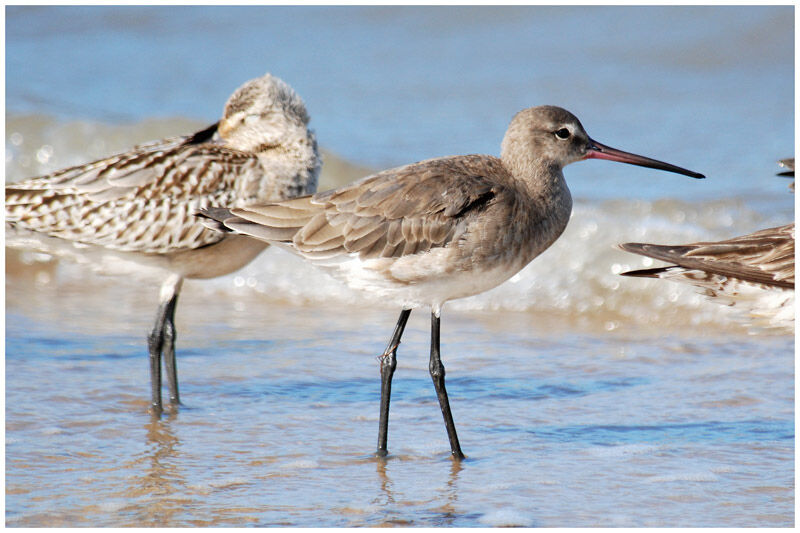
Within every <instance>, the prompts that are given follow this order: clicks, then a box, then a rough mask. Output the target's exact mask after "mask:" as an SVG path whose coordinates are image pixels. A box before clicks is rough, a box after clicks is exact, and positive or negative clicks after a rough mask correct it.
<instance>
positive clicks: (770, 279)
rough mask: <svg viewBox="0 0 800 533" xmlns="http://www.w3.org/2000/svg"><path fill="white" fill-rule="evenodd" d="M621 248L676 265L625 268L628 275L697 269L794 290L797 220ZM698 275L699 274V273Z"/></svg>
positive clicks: (711, 274) (623, 245) (647, 275)
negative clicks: (710, 238) (723, 235)
mask: <svg viewBox="0 0 800 533" xmlns="http://www.w3.org/2000/svg"><path fill="white" fill-rule="evenodd" d="M620 248H622V249H623V250H625V251H626V252H632V253H636V254H640V255H645V256H647V257H652V258H653V259H658V260H661V261H665V262H668V263H673V266H668V267H661V268H653V269H648V270H635V271H632V272H625V273H623V275H625V276H646V277H658V276H659V275H660V274H664V273H666V272H668V271H669V272H671V273H673V274H675V273H677V272H678V270H677V269H676V267H678V268H679V269H682V270H681V271H687V270H694V271H698V272H704V273H706V274H708V275H709V276H713V275H716V276H724V277H725V278H735V279H737V280H739V281H745V282H748V283H753V284H758V285H763V286H765V287H775V288H779V289H792V290H794V224H787V225H785V226H779V227H777V228H768V229H763V230H761V231H757V232H755V233H750V234H748V235H742V236H740V237H734V238H732V239H728V240H724V241H718V242H697V243H693V244H684V245H677V246H667V245H660V244H645V243H635V242H630V243H625V244H621V245H620ZM695 279H696V275H695Z"/></svg>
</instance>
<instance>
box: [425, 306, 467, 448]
mask: <svg viewBox="0 0 800 533" xmlns="http://www.w3.org/2000/svg"><path fill="white" fill-rule="evenodd" d="M428 369H429V370H430V373H431V379H433V387H434V388H435V389H436V396H437V397H438V398H439V407H441V409H442V416H443V417H444V425H445V427H446V428H447V438H448V439H450V453H451V455H452V457H453V458H454V459H457V460H459V461H460V460H461V459H464V454H463V453H462V452H461V446H460V445H459V444H458V435H457V434H456V425H455V423H453V414H452V413H451V412H450V402H449V401H448V399H447V390H446V389H445V388H444V365H443V364H442V359H441V357H440V355H439V315H438V314H437V313H436V311H431V361H430V365H429V366H428Z"/></svg>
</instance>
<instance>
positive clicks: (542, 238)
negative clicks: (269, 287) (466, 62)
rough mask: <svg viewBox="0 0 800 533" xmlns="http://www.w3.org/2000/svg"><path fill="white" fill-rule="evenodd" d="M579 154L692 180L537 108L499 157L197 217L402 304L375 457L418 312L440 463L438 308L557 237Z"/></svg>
mask: <svg viewBox="0 0 800 533" xmlns="http://www.w3.org/2000/svg"><path fill="white" fill-rule="evenodd" d="M589 158H598V159H609V160H611V161H620V162H623V163H631V164H634V165H640V166H645V167H651V168H657V169H662V170H668V171H670V172H677V173H680V174H686V175H688V176H691V177H694V178H702V177H703V176H702V175H701V174H697V173H695V172H691V171H689V170H685V169H682V168H679V167H676V166H673V165H670V164H667V163H662V162H660V161H656V160H653V159H649V158H646V157H642V156H638V155H634V154H630V153H627V152H622V151H620V150H616V149H614V148H610V147H608V146H604V145H602V144H600V143H598V142H595V141H593V140H592V139H590V138H589V136H588V135H587V134H586V131H585V130H584V129H583V126H581V123H580V122H579V121H578V119H577V118H576V117H575V116H574V115H572V114H571V113H569V112H568V111H566V110H564V109H561V108H558V107H552V106H542V107H533V108H530V109H525V110H523V111H520V112H519V113H517V115H516V116H515V117H514V119H513V120H512V121H511V125H510V126H509V128H508V131H507V132H506V135H505V138H504V139H503V144H502V151H501V156H500V158H499V159H498V158H497V157H492V156H488V155H465V156H453V157H444V158H440V159H430V160H428V161H422V162H420V163H415V164H412V165H408V166H404V167H400V168H395V169H392V170H385V171H383V172H380V173H378V174H375V175H372V176H368V177H366V178H364V179H362V180H360V181H358V182H356V183H353V184H351V185H348V186H346V187H342V188H340V189H336V190H332V191H327V192H323V193H318V194H316V195H313V196H304V197H301V198H296V199H294V200H288V201H283V202H276V203H270V204H265V205H251V206H248V207H243V208H236V207H235V208H231V209H206V210H203V211H202V212H201V215H202V216H204V217H206V218H208V219H209V220H208V222H207V224H208V225H209V226H210V227H214V228H216V229H220V230H226V231H232V232H235V233H238V234H242V235H249V236H251V237H255V238H256V239H259V240H261V241H264V242H269V243H275V244H278V245H281V246H283V247H286V248H288V249H289V250H290V251H292V252H294V253H297V254H299V255H301V256H303V257H304V258H306V259H308V260H310V261H312V262H314V263H316V264H318V265H320V266H322V267H324V268H326V269H327V270H328V272H330V273H331V274H332V275H333V276H334V277H336V278H339V279H340V280H343V281H344V282H345V283H347V284H348V285H349V286H351V287H353V288H356V289H361V290H365V291H369V292H372V293H375V294H377V295H379V296H381V297H383V298H390V299H392V300H394V301H396V302H397V303H398V305H400V306H402V309H403V310H402V312H401V313H400V318H399V320H398V321H397V326H396V327H395V330H394V333H393V334H392V337H391V340H390V341H389V344H388V346H387V347H386V350H384V352H383V355H382V356H381V405H380V423H379V424H380V425H379V432H378V452H377V453H378V455H379V456H385V455H386V453H387V449H386V442H387V434H388V420H389V398H390V393H391V382H392V375H393V373H394V369H395V367H396V365H397V361H396V352H397V347H398V345H399V344H400V337H401V336H402V334H403V330H404V328H405V326H406V321H407V320H408V317H409V314H410V313H411V310H412V309H413V308H415V307H418V306H425V305H429V306H430V307H431V352H430V365H429V371H430V375H431V378H432V379H433V384H434V388H435V389H436V394H437V397H438V399H439V406H440V407H441V410H442V416H443V417H444V422H445V426H446V428H447V435H448V438H449V440H450V449H451V452H452V456H453V457H454V458H455V459H461V458H463V457H464V455H463V453H462V452H461V447H460V445H459V442H458V436H457V435H456V429H455V424H454V423H453V417H452V414H451V412H450V405H449V402H448V399H447V391H446V389H445V383H444V376H445V369H444V365H442V361H441V358H440V354H439V321H440V316H441V311H442V306H443V304H444V303H445V302H447V301H448V300H452V299H455V298H463V297H465V296H472V295H474V294H478V293H481V292H483V291H486V290H489V289H491V288H493V287H496V286H497V285H499V284H501V283H502V282H504V281H505V280H507V279H508V278H510V277H511V276H513V275H514V274H515V273H517V272H519V271H520V270H521V269H522V268H523V267H524V266H525V265H527V264H528V263H529V262H530V261H531V260H533V259H534V258H535V257H536V256H537V255H539V254H540V253H542V252H543V251H544V250H545V249H546V248H547V247H548V246H550V245H551V244H552V243H553V242H554V241H555V240H556V239H557V238H558V236H559V235H561V232H563V231H564V228H565V227H566V225H567V222H568V221H569V217H570V214H571V212H572V198H571V196H570V193H569V189H568V188H567V184H566V182H565V181H564V174H563V173H562V168H563V167H564V166H565V165H567V164H569V163H573V162H575V161H580V160H582V159H589Z"/></svg>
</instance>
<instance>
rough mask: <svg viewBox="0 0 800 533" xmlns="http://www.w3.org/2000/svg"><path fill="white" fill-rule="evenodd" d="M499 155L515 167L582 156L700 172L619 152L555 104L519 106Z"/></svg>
mask: <svg viewBox="0 0 800 533" xmlns="http://www.w3.org/2000/svg"><path fill="white" fill-rule="evenodd" d="M501 157H502V159H503V161H504V162H506V163H508V164H510V165H511V166H513V167H515V168H520V165H522V166H530V165H536V166H546V167H549V168H557V169H561V168H563V167H564V166H566V165H568V164H570V163H574V162H575V161H580V160H582V159H590V158H596V159H608V160H610V161H619V162H621V163H629V164H631V165H639V166H643V167H649V168H656V169H660V170H666V171H669V172H675V173H678V174H684V175H687V176H691V177H693V178H702V177H704V176H703V175H702V174H698V173H696V172H692V171H691V170H686V169H684V168H680V167H676V166H675V165H670V164H669V163H664V162H662V161H657V160H655V159H650V158H648V157H643V156H640V155H636V154H631V153H628V152H623V151H622V150H617V149H615V148H611V147H610V146H605V145H603V144H600V143H598V142H597V141H594V140H592V138H591V137H589V135H588V134H587V133H586V130H585V129H583V126H582V125H581V122H580V120H578V118H577V117H576V116H575V115H573V114H572V113H570V112H569V111H567V110H566V109H562V108H560V107H556V106H549V105H544V106H538V107H529V108H528V109H523V110H522V111H520V112H519V113H517V114H516V115H515V116H514V118H513V119H512V120H511V124H510V125H509V127H508V130H507V131H506V135H505V137H504V138H503V144H502V151H501Z"/></svg>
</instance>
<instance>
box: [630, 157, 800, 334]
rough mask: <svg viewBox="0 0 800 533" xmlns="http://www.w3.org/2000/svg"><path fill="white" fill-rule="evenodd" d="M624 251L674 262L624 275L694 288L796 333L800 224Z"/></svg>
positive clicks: (790, 163)
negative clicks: (798, 234)
mask: <svg viewBox="0 0 800 533" xmlns="http://www.w3.org/2000/svg"><path fill="white" fill-rule="evenodd" d="M779 164H780V165H781V166H783V167H786V168H788V170H787V171H784V172H781V173H780V174H779V175H780V176H793V175H794V159H783V160H781V161H779ZM792 185H794V184H792ZM792 189H793V187H792ZM619 247H620V248H621V249H623V250H625V251H626V252H632V253H635V254H640V255H644V256H647V257H652V258H653V259H658V260H660V261H665V262H667V263H670V265H668V266H664V267H657V268H650V269H643V270H632V271H630V272H623V273H622V275H623V276H633V277H645V278H663V279H669V280H672V281H679V282H685V283H690V284H692V285H695V286H697V287H700V288H702V289H703V291H704V293H705V294H706V295H707V296H709V297H712V298H714V299H715V301H717V302H720V303H725V304H727V305H730V306H740V307H742V308H744V310H745V311H747V312H748V313H749V314H750V315H751V316H755V317H765V318H767V320H768V325H770V326H775V327H780V328H785V329H792V330H793V329H794V224H787V225H785V226H779V227H776V228H767V229H763V230H760V231H756V232H755V233H750V234H748V235H742V236H739V237H734V238H732V239H728V240H724V241H718V242H696V243H692V244H682V245H672V246H669V245H660V244H647V243H638V242H628V243H624V244H620V245H619Z"/></svg>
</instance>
